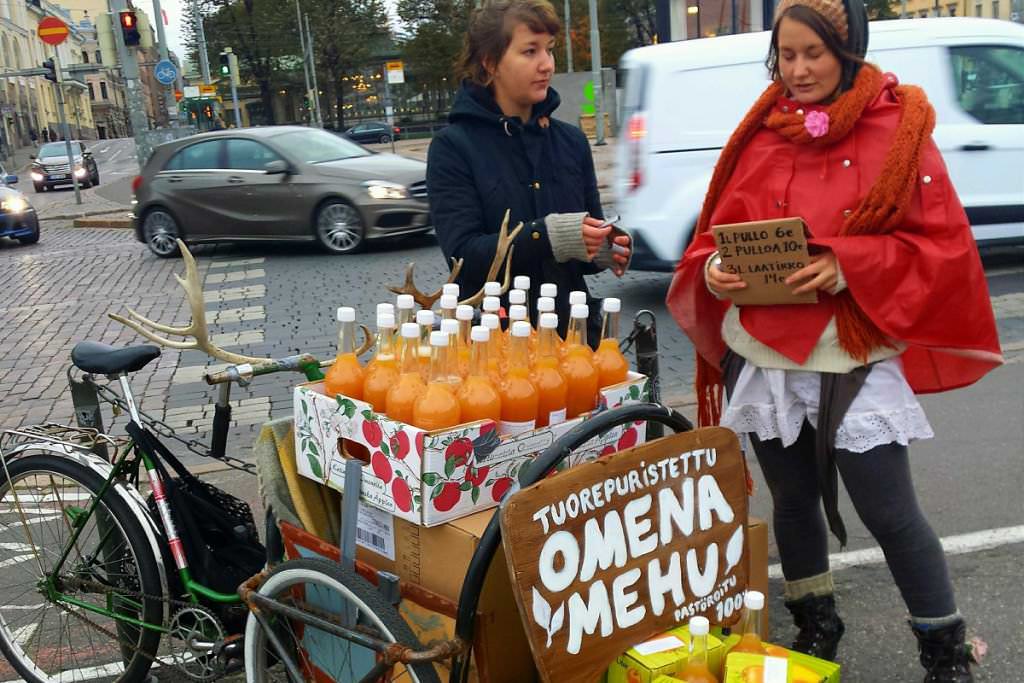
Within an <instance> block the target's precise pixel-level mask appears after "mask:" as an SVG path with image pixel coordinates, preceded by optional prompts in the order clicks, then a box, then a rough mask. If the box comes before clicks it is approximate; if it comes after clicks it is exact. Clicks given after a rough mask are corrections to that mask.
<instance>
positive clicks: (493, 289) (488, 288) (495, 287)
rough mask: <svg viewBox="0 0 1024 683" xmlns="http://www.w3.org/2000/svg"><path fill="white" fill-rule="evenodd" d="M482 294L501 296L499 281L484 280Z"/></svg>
mask: <svg viewBox="0 0 1024 683" xmlns="http://www.w3.org/2000/svg"><path fill="white" fill-rule="evenodd" d="M484 296H501V283H500V282H494V281H491V282H485V283H484Z"/></svg>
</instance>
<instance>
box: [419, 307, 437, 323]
mask: <svg viewBox="0 0 1024 683" xmlns="http://www.w3.org/2000/svg"><path fill="white" fill-rule="evenodd" d="M416 322H417V323H418V324H420V325H433V324H434V312H433V311H428V310H426V309H420V310H418V311H416Z"/></svg>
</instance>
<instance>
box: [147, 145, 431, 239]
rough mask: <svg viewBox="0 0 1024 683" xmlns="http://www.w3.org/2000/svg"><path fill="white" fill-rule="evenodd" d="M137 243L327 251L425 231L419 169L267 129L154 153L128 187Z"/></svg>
mask: <svg viewBox="0 0 1024 683" xmlns="http://www.w3.org/2000/svg"><path fill="white" fill-rule="evenodd" d="M132 191H133V192H134V194H135V202H134V204H133V218H134V224H135V235H136V237H137V239H138V240H139V241H140V242H143V243H145V244H146V245H147V246H148V247H149V249H150V250H151V251H152V252H153V253H154V254H156V255H157V256H161V257H168V256H174V255H176V254H177V253H178V248H177V244H176V242H175V240H176V239H178V238H181V239H182V240H184V241H185V242H186V243H189V244H191V243H200V242H219V241H245V240H316V241H317V242H319V243H320V245H321V246H323V248H324V249H326V250H327V251H329V252H332V253H336V254H347V253H353V252H356V251H359V250H360V249H362V248H363V247H364V246H365V245H366V243H367V241H369V240H373V239H379V238H385V237H398V236H402V235H409V234H415V233H422V232H427V231H429V230H430V229H431V225H430V210H429V206H428V204H427V185H426V164H424V163H423V162H421V161H417V160H415V159H407V158H405V157H401V156H396V155H393V154H377V153H375V152H372V151H370V150H368V149H365V148H363V147H361V146H359V145H357V144H355V143H354V142H351V141H350V140H346V139H344V138H342V137H340V136H337V135H333V134H331V133H327V132H325V131H322V130H319V129H314V128H303V127H300V126H273V127H264V128H244V129H229V130H222V131H215V132H210V133H203V134H201V135H193V136H191V137H188V138H183V139H181V140H176V141H174V142H170V143H167V144H164V145H160V146H159V147H157V148H156V150H154V152H153V155H152V156H151V157H150V159H149V161H148V162H147V163H146V166H145V167H144V168H143V170H142V174H141V175H139V176H137V177H136V178H135V180H134V181H133V183H132Z"/></svg>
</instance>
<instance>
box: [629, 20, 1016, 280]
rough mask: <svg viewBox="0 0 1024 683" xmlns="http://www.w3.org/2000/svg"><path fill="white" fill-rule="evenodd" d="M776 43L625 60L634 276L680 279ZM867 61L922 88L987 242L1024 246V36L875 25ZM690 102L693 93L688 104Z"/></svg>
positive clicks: (718, 44)
mask: <svg viewBox="0 0 1024 683" xmlns="http://www.w3.org/2000/svg"><path fill="white" fill-rule="evenodd" d="M769 37H770V34H769V33H768V32H764V33H748V34H742V35H735V36H725V37H721V38H708V39H704V40H691V41H682V42H676V43H665V44H662V45H655V46H650V47H643V48H638V49H635V50H631V51H629V52H627V53H626V54H625V55H624V56H623V58H622V61H621V62H620V65H621V67H622V69H623V71H624V73H625V93H624V98H623V112H622V117H621V119H620V120H622V121H625V122H626V123H625V125H624V128H623V133H622V134H621V135H620V136H619V142H618V148H617V150H616V155H617V157H616V180H615V189H616V193H615V194H616V200H617V201H616V208H617V210H618V212H619V214H620V215H621V216H622V220H621V223H620V225H622V226H623V227H624V228H628V229H629V230H631V231H632V232H633V235H634V237H635V251H634V256H633V261H632V267H633V268H635V269H642V270H671V269H672V268H673V267H674V266H675V263H676V262H677V261H678V259H679V257H680V256H681V255H682V253H683V251H684V250H685V248H686V245H687V244H688V243H689V241H690V237H691V235H692V233H693V227H694V225H696V222H697V218H698V216H699V214H700V209H701V205H702V204H703V201H704V195H705V193H706V192H707V188H708V184H709V182H710V180H711V172H712V170H713V169H714V166H715V162H716V161H717V160H718V155H719V153H720V152H721V149H722V147H723V145H724V144H725V142H726V140H728V137H729V135H730V134H731V133H732V131H733V129H734V128H735V127H736V125H737V124H738V123H739V121H740V120H741V119H742V118H743V115H744V114H745V113H746V112H747V110H748V109H749V108H750V106H751V104H752V103H753V101H754V99H755V98H756V97H757V95H758V94H760V93H761V91H762V90H764V88H765V87H766V86H767V85H768V82H769V81H768V73H767V71H766V69H765V66H764V59H765V55H766V54H767V52H768V43H769ZM867 59H868V61H869V62H873V63H875V64H878V65H879V66H880V67H881V68H882V69H883V70H884V71H892V72H893V73H895V74H896V75H897V76H898V77H899V78H900V80H901V82H903V83H912V84H915V85H920V86H921V87H923V88H924V90H925V92H926V93H927V94H928V98H929V100H931V103H932V105H933V106H934V107H935V112H936V126H935V132H934V134H933V137H934V139H935V142H936V144H938V146H939V149H940V150H941V151H942V155H943V157H944V158H945V161H946V165H947V167H948V168H949V174H950V178H951V179H952V180H953V184H954V186H955V187H956V189H957V192H958V193H959V195H960V200H961V202H963V205H964V208H965V209H966V211H967V217H968V219H970V222H971V226H972V228H973V231H974V236H975V238H976V240H977V241H978V243H979V244H996V243H1000V242H1004V241H1012V242H1019V241H1021V240H1024V26H1022V25H1020V24H1015V23H1011V22H1008V21H995V20H991V19H974V18H962V17H958V18H936V19H908V20H899V21H881V22H872V23H871V26H870V42H869V45H868V54H867ZM684 93H685V95H684Z"/></svg>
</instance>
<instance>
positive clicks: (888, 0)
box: [864, 0, 900, 21]
mask: <svg viewBox="0 0 1024 683" xmlns="http://www.w3.org/2000/svg"><path fill="white" fill-rule="evenodd" d="M864 7H865V8H867V12H868V19H870V20H871V21H875V20H876V19H899V16H900V14H899V12H897V11H896V10H895V9H893V3H892V0H865V2H864Z"/></svg>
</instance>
